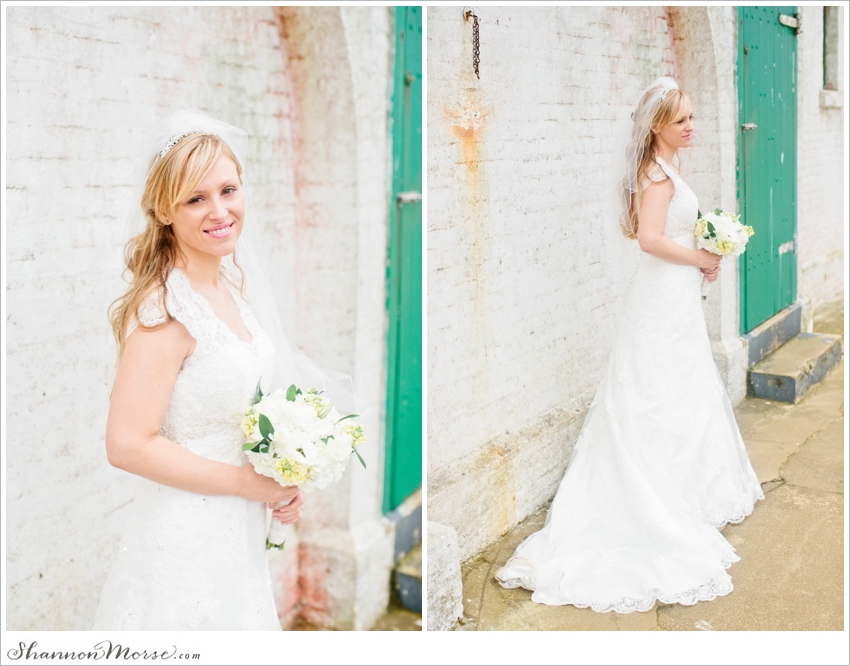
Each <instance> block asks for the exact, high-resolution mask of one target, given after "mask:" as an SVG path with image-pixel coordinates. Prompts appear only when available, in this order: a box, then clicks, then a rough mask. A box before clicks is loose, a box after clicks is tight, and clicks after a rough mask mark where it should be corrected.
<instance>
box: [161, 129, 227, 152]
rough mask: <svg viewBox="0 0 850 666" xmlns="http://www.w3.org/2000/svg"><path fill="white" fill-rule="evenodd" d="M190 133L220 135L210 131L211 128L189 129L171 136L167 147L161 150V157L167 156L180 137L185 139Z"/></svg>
mask: <svg viewBox="0 0 850 666" xmlns="http://www.w3.org/2000/svg"><path fill="white" fill-rule="evenodd" d="M190 134H205V135H207V136H218V134H216V133H215V132H210V131H209V130H204V129H192V130H188V131H186V132H182V133H180V134H175V135H174V136H173V137H171V138H170V139H169V140H168V143H166V144H165V147H164V148H163V149H162V150H160V151H159V156H160V158H163V157H165V154H166V153H167V152H168V151H169V150H171V149H172V148H174V146H176V145H177V143H178V142H179V141H180V139H185V138H186V137H187V136H189V135H190Z"/></svg>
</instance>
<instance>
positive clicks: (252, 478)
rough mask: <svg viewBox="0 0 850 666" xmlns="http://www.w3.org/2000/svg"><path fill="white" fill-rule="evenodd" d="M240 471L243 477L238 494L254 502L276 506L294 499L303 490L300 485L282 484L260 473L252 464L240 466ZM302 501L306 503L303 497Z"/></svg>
mask: <svg viewBox="0 0 850 666" xmlns="http://www.w3.org/2000/svg"><path fill="white" fill-rule="evenodd" d="M239 473H240V474H241V475H242V478H241V483H240V485H239V488H240V490H239V493H238V494H239V496H240V497H244V498H245V499H247V500H251V501H253V502H263V503H266V504H270V505H271V506H274V505H275V504H279V503H280V502H291V501H294V500H295V498H296V497H297V496H298V494H299V493H300V492H301V491H300V490H299V489H298V486H282V485H280V484H279V483H278V482H277V481H275V480H274V479H271V478H269V477H267V476H263V475H262V474H258V473H257V472H255V471H254V468H253V467H252V466H251V465H244V466H243V467H240V468H239ZM301 503H302V504H303V503H304V501H303V499H302V501H301Z"/></svg>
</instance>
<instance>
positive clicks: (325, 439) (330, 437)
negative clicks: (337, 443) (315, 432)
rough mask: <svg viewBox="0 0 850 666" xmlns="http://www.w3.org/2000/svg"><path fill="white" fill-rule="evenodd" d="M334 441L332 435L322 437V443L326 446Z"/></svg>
mask: <svg viewBox="0 0 850 666" xmlns="http://www.w3.org/2000/svg"><path fill="white" fill-rule="evenodd" d="M332 439H335V438H334V436H333V435H328V436H327V437H322V441H323V442H324V443H325V444H327V443H328V442H329V441H330V440H332Z"/></svg>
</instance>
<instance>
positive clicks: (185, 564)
mask: <svg viewBox="0 0 850 666" xmlns="http://www.w3.org/2000/svg"><path fill="white" fill-rule="evenodd" d="M167 293H168V296H167V307H168V310H169V312H170V313H171V314H172V316H173V317H174V318H175V319H177V320H178V321H179V322H180V323H182V324H183V325H184V326H185V327H186V328H187V329H188V331H189V333H190V334H191V335H192V336H193V337H194V338H195V341H196V346H195V351H194V352H193V353H192V355H191V356H190V357H189V358H188V359H187V360H186V361H185V363H184V364H183V367H182V368H181V369H180V372H179V373H178V375H177V381H176V383H175V385H174V390H173V392H172V394H171V400H170V402H169V404H168V409H167V411H166V414H165V417H164V418H163V421H162V425H161V427H160V434H161V435H163V436H164V437H167V438H169V439H171V440H172V441H174V442H176V443H178V444H180V445H181V446H184V447H185V448H187V449H188V450H190V451H192V452H193V453H196V454H197V455H199V456H203V457H205V458H210V459H212V460H217V461H220V462H224V463H228V464H231V465H245V464H247V460H246V458H245V456H244V455H242V451H241V444H242V442H243V434H242V431H241V428H240V423H241V419H242V413H243V411H244V410H245V409H247V408H248V407H250V405H251V404H252V401H253V397H254V393H255V391H256V388H257V381H258V380H259V379H260V378H261V377H262V378H263V386H264V390H266V391H268V384H269V383H270V380H271V376H272V370H273V368H274V363H275V352H274V347H273V345H272V343H271V341H270V339H269V337H268V336H267V335H266V333H265V332H264V331H263V329H262V328H261V327H260V325H259V324H258V323H257V320H256V319H255V318H254V315H253V313H252V312H251V309H250V308H249V306H248V305H247V303H246V302H245V301H244V300H243V299H242V298H241V297H240V296H239V293H238V291H236V290H235V289H231V293H232V294H233V297H234V300H235V301H236V303H237V304H238V305H239V309H240V312H241V314H242V319H243V322H244V324H245V326H246V328H247V329H248V331H249V332H250V333H251V336H252V340H251V342H250V343H249V342H245V341H243V340H240V339H239V338H238V337H237V336H236V335H235V334H234V333H233V332H232V331H231V330H230V329H229V328H228V327H227V325H226V324H225V323H224V322H223V321H222V320H220V319H219V318H218V317H217V316H216V315H215V313H214V312H213V310H212V307H211V306H210V304H209V302H208V301H207V300H206V299H205V298H204V297H203V296H201V295H200V294H198V293H196V292H195V291H194V290H193V289H192V287H191V284H190V283H189V279H188V278H187V277H186V275H185V274H184V273H183V272H181V271H180V270H179V269H174V270H172V272H171V274H170V275H169V278H168V283H167ZM139 318H140V319H141V320H142V323H144V324H145V325H148V326H151V325H154V324H157V323H162V322H163V321H165V317H164V315H163V313H162V311H161V309H160V307H159V306H158V303H157V298H156V296H155V295H154V296H152V297H151V298H150V299H148V300H147V301H145V303H143V305H142V307H141V308H140V312H139ZM130 332H132V331H130ZM130 514H131V515H130V517H129V519H128V522H127V525H126V528H125V534H124V538H123V540H122V542H121V544H120V547H119V551H118V558H117V562H116V564H115V567H114V569H113V570H112V573H111V574H110V576H109V578H108V579H107V582H106V586H105V588H104V590H103V594H102V596H101V602H100V607H99V609H98V613H97V619H96V621H95V626H94V628H95V629H100V630H178V631H179V630H213V629H214V630H268V631H275V630H276V631H279V630H280V628H281V627H280V623H279V621H278V617H277V612H276V610H275V604H274V597H273V595H272V585H271V578H270V575H269V569H268V561H267V557H266V550H265V542H266V508H265V505H264V504H261V503H259V502H251V501H248V500H246V499H243V498H241V497H232V496H204V495H198V494H195V493H191V492H187V491H185V490H178V489H176V488H171V487H168V486H163V485H160V484H158V483H154V482H152V481H149V480H147V479H140V480H139V485H138V489H137V491H136V496H135V499H134V501H133V506H132V507H131V509H130Z"/></svg>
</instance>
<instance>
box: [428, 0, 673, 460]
mask: <svg viewBox="0 0 850 666" xmlns="http://www.w3.org/2000/svg"><path fill="white" fill-rule="evenodd" d="M479 21H480V26H481V27H480V35H481V64H480V72H481V79H480V80H478V79H476V77H475V75H474V74H473V73H472V68H471V53H470V50H471V45H470V39H471V37H470V35H471V26H470V23H469V22H464V21H463V18H462V8H459V7H451V8H447V7H432V8H429V11H428V58H429V61H428V100H429V101H428V148H429V149H428V196H429V200H428V225H429V227H428V293H429V301H428V303H429V305H428V308H429V310H428V341H429V342H428V344H429V349H428V352H429V358H428V390H429V395H428V417H429V418H428V427H429V439H428V464H429V472H434V471H437V470H439V469H440V468H442V467H444V466H446V465H450V464H451V463H452V462H454V461H456V460H458V459H460V458H462V457H463V456H465V455H468V454H469V453H471V452H472V451H474V450H475V449H476V447H478V446H479V445H480V443H481V442H485V441H488V440H490V439H492V438H494V437H496V436H497V435H499V434H502V433H503V432H504V431H506V430H513V429H515V428H517V427H519V426H520V425H523V424H525V423H526V422H527V421H528V420H529V419H532V418H535V417H536V416H538V415H539V414H541V413H543V412H546V411H548V410H550V409H552V408H554V407H556V406H558V405H561V404H563V403H565V402H567V401H568V400H570V399H572V398H573V397H575V396H576V395H587V394H588V393H589V392H592V391H593V390H594V389H595V387H596V384H597V383H598V380H599V378H600V377H601V372H602V363H603V359H604V358H605V357H607V352H608V349H609V347H610V344H611V343H612V342H613V340H612V331H613V321H614V317H615V315H616V312H617V310H618V303H619V298H620V295H621V294H622V293H624V292H625V289H626V286H627V279H628V277H629V275H628V274H629V271H628V270H622V269H621V265H622V264H626V265H631V266H633V265H634V261H635V259H636V257H637V254H636V252H637V246H636V245H634V244H624V243H621V242H619V239H618V238H616V235H617V234H619V232H618V231H617V230H616V229H612V230H613V231H614V232H615V233H614V234H611V238H610V239H609V238H608V235H607V234H606V229H605V228H604V222H603V220H601V219H600V217H601V215H602V213H603V205H604V202H603V196H602V193H601V192H600V189H601V186H602V185H603V184H604V183H605V174H604V173H603V171H604V169H605V167H606V166H607V164H608V160H609V151H610V148H611V145H612V142H613V136H612V134H613V130H614V120H615V118H616V117H617V113H618V112H622V111H623V110H624V109H626V108H628V105H629V104H630V103H631V101H632V100H633V99H635V98H636V97H637V95H638V94H639V92H640V90H641V89H642V88H643V87H644V86H645V85H647V84H648V83H649V82H651V81H652V80H653V79H654V78H655V77H656V76H660V75H662V74H668V75H669V74H673V73H674V65H673V51H672V48H671V42H670V35H669V34H668V31H667V20H666V17H665V14H664V11H663V9H662V8H660V7H658V8H639V9H632V10H630V11H624V10H623V9H621V8H581V9H579V8H575V9H573V10H572V11H567V10H565V9H564V8H553V7H550V8H544V7H536V8H532V7H515V8H482V9H480V10H479ZM612 224H615V223H612ZM609 226H611V225H609ZM611 275H614V278H613V279H611V277H610V276H611Z"/></svg>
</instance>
